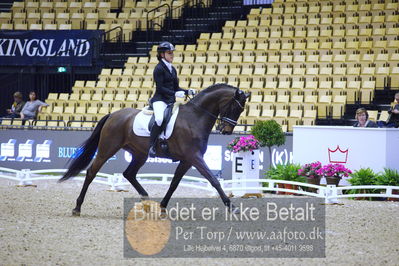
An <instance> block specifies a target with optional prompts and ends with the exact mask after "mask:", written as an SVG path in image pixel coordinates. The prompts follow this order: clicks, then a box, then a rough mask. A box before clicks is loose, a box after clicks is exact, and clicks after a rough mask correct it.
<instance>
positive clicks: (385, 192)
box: [0, 167, 399, 203]
mask: <svg viewBox="0 0 399 266" xmlns="http://www.w3.org/2000/svg"><path fill="white" fill-rule="evenodd" d="M66 171H67V170H66V169H43V170H30V169H22V170H14V169H10V168H4V167H0V178H4V179H10V180H14V181H17V182H19V185H21V186H24V185H32V184H33V182H35V181H41V180H58V179H60V178H61V176H62V174H63V173H65V172H66ZM58 174H59V175H58ZM82 174H86V171H83V172H82ZM172 178H173V175H172V174H138V175H137V180H138V181H139V182H140V184H143V185H150V184H154V185H170V182H171V180H172ZM84 179H85V177H84V176H78V177H74V178H73V180H75V181H76V180H77V181H84ZM219 181H220V183H221V186H222V188H223V190H224V191H225V192H232V193H233V194H234V191H242V190H244V191H259V192H264V191H275V192H289V193H295V194H297V195H304V196H312V197H318V198H324V199H325V202H326V203H338V202H339V199H340V198H354V197H374V198H397V199H399V195H398V194H393V193H392V190H397V191H399V186H344V187H336V186H335V185H327V186H319V185H312V184H308V183H301V182H294V181H286V180H274V179H246V180H245V181H246V182H248V183H252V184H254V183H257V184H258V185H257V186H247V183H246V182H242V181H241V180H224V179H219ZM93 182H94V183H98V184H102V185H106V186H109V189H110V190H113V191H118V190H124V189H126V186H130V187H131V184H130V183H129V182H128V181H126V180H125V178H124V177H123V175H122V174H120V173H115V174H113V175H112V174H105V173H97V175H96V178H95V179H94V180H93ZM235 183H240V185H239V186H237V185H234V186H233V184H235ZM262 184H265V185H262ZM278 184H291V185H296V186H297V188H296V189H287V188H279V187H278V186H277V185H278ZM180 186H183V187H189V188H194V189H201V190H205V191H207V192H208V193H209V194H210V195H212V196H215V195H216V190H215V189H214V188H213V187H212V186H211V185H210V183H209V182H208V181H207V180H206V179H205V178H199V177H194V176H184V177H183V179H182V181H181V182H180ZM302 188H314V189H316V190H317V192H309V191H305V190H303V189H302ZM352 189H357V190H358V191H359V190H362V191H365V190H369V189H379V190H381V193H367V192H365V193H357V194H343V191H345V190H352Z"/></svg>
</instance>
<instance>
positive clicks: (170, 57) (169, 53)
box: [163, 51, 174, 63]
mask: <svg viewBox="0 0 399 266" xmlns="http://www.w3.org/2000/svg"><path fill="white" fill-rule="evenodd" d="M173 56H174V55H173V51H166V52H165V53H164V54H163V58H165V60H166V61H167V62H169V63H172V62H173Z"/></svg>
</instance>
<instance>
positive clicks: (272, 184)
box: [262, 181, 275, 192]
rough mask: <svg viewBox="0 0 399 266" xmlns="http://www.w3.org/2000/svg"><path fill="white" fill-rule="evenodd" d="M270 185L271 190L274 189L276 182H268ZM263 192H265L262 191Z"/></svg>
mask: <svg viewBox="0 0 399 266" xmlns="http://www.w3.org/2000/svg"><path fill="white" fill-rule="evenodd" d="M268 183H269V186H268V187H269V188H274V185H275V184H274V181H268ZM269 191H273V190H272V189H271V190H269ZM262 192H263V191H262Z"/></svg>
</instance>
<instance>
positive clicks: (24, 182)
mask: <svg viewBox="0 0 399 266" xmlns="http://www.w3.org/2000/svg"><path fill="white" fill-rule="evenodd" d="M18 175H19V178H20V181H19V184H18V185H19V186H31V185H32V181H31V173H30V169H22V170H21V171H19V172H18V173H17V176H18Z"/></svg>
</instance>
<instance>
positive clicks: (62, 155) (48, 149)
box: [0, 129, 293, 179]
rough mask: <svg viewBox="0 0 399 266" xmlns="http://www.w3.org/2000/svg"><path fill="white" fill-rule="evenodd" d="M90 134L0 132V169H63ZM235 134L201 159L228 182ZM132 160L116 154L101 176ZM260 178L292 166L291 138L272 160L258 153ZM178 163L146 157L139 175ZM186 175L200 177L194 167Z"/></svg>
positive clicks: (218, 140) (214, 143)
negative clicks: (230, 147)
mask: <svg viewBox="0 0 399 266" xmlns="http://www.w3.org/2000/svg"><path fill="white" fill-rule="evenodd" d="M91 133H92V132H91V131H54V130H18V129H14V130H13V129H8V130H0V167H6V168H12V169H25V168H28V169H31V170H37V169H63V168H65V167H66V165H67V163H68V161H69V159H70V158H71V157H72V156H73V155H74V154H75V152H76V150H77V147H78V146H79V145H80V144H81V143H83V142H84V141H85V140H86V139H87V138H88V137H89V136H90V134H91ZM236 136H237V135H230V136H229V135H221V134H211V135H210V136H209V142H208V149H207V151H206V153H205V156H204V159H205V162H206V163H207V165H208V167H209V169H210V170H211V171H212V172H213V173H214V174H215V175H218V176H219V177H221V178H223V179H231V176H232V160H233V154H232V152H230V151H229V150H227V148H226V146H227V144H228V143H229V142H230V141H231V140H233V139H234V138H235V137H236ZM131 160H132V155H131V154H130V153H129V152H127V151H124V150H120V151H118V152H117V153H116V154H115V155H114V156H113V157H111V158H110V159H109V160H108V161H107V163H106V164H105V165H104V166H103V167H102V168H101V170H100V172H102V173H109V174H113V173H122V172H123V171H124V170H125V169H126V168H127V167H128V165H129V163H130V161H131ZM259 160H260V162H259V165H260V171H261V175H260V177H263V172H264V170H265V169H267V167H268V166H269V162H270V160H271V162H272V165H276V164H287V163H291V162H292V160H293V157H292V135H288V136H286V143H285V144H284V145H282V146H280V147H273V148H272V154H271V158H270V157H269V152H268V149H267V148H261V149H260V152H259ZM177 165H178V163H177V162H172V160H169V159H163V158H148V159H147V163H146V164H145V165H144V166H143V167H142V168H141V169H140V172H139V173H165V174H173V173H174V172H175V169H176V167H177ZM187 175H189V176H196V177H202V176H201V174H200V173H199V172H198V171H197V169H195V168H194V167H193V168H191V169H190V170H189V171H188V173H187Z"/></svg>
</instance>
